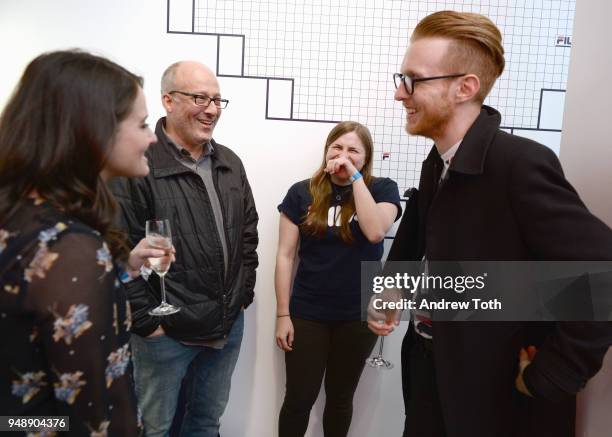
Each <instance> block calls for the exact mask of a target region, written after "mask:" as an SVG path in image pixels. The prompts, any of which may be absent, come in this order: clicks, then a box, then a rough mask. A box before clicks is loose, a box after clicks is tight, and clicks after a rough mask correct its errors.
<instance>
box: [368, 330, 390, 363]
mask: <svg viewBox="0 0 612 437" xmlns="http://www.w3.org/2000/svg"><path fill="white" fill-rule="evenodd" d="M384 346H385V337H382V336H381V337H380V348H379V349H378V355H377V356H375V357H372V358H368V359H367V360H366V364H367V365H368V366H370V367H374V368H375V369H385V370H391V369H393V363H392V362H391V361H388V360H385V359H384V358H383V347H384Z"/></svg>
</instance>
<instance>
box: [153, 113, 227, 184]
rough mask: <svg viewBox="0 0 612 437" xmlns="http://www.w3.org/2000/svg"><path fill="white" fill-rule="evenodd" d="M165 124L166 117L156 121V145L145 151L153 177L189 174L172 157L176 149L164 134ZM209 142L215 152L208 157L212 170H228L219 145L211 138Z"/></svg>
mask: <svg viewBox="0 0 612 437" xmlns="http://www.w3.org/2000/svg"><path fill="white" fill-rule="evenodd" d="M165 124H166V117H162V118H160V119H159V120H158V121H157V125H156V126H155V135H156V136H157V143H155V144H152V145H151V147H150V148H149V150H148V151H147V155H148V157H149V160H150V164H151V173H152V175H153V177H155V178H163V177H167V176H173V175H178V174H182V173H191V172H192V171H191V170H190V169H189V168H187V167H185V166H184V165H183V164H181V163H180V162H179V161H178V160H177V159H176V157H175V155H174V154H175V149H176V147H175V146H174V145H173V144H171V143H170V142H169V140H168V136H167V135H166V133H165V132H164V128H163V126H164V125H165ZM210 142H211V144H212V147H213V149H214V150H215V152H214V153H213V154H211V155H210V158H211V160H212V168H213V170H217V169H219V168H230V165H229V163H228V161H227V158H226V156H225V152H224V150H223V147H220V144H218V143H217V142H215V140H213V139H212V138H211V139H210Z"/></svg>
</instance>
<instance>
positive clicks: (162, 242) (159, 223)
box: [146, 220, 181, 316]
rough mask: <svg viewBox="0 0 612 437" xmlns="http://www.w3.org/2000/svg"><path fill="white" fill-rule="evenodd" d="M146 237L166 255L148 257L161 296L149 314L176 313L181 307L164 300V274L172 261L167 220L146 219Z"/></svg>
mask: <svg viewBox="0 0 612 437" xmlns="http://www.w3.org/2000/svg"><path fill="white" fill-rule="evenodd" d="M146 239H147V243H148V244H149V246H151V247H154V248H156V249H162V250H164V251H166V255H164V256H162V257H160V258H149V264H151V269H152V270H153V271H154V272H155V273H157V275H158V276H159V280H160V283H161V296H162V301H161V304H159V306H158V307H156V308H153V309H152V310H151V311H149V315H151V316H169V315H170V314H174V313H178V312H179V311H180V310H181V309H180V308H179V307H175V306H174V305H171V304H169V303H168V302H167V301H166V284H165V283H164V276H165V275H166V273H168V270H170V264H171V263H172V233H171V232H170V222H169V221H168V220H147V223H146Z"/></svg>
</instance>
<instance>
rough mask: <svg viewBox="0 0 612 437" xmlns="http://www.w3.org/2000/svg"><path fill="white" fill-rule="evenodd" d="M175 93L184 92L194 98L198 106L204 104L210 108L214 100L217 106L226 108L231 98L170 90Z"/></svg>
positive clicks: (183, 92) (169, 92)
mask: <svg viewBox="0 0 612 437" xmlns="http://www.w3.org/2000/svg"><path fill="white" fill-rule="evenodd" d="M174 93H177V94H182V95H184V96H187V97H191V98H193V103H195V104H196V105H198V106H204V107H205V108H208V105H210V102H213V103H214V104H215V106H216V107H217V108H220V109H225V108H227V104H228V103H229V100H227V99H222V98H221V97H215V98H212V97H208V96H203V95H202V94H192V93H186V92H185V91H176V90H174V91H168V94H174Z"/></svg>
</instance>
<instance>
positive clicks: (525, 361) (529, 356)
mask: <svg viewBox="0 0 612 437" xmlns="http://www.w3.org/2000/svg"><path fill="white" fill-rule="evenodd" d="M536 352H537V349H536V347H535V346H529V347H527V350H525V348H521V351H520V352H519V372H518V375H517V377H516V380H515V381H514V384H515V386H516V389H517V390H518V391H519V392H521V393H523V394H524V395H527V396H531V397H533V395H532V394H531V393H530V392H529V390H528V389H527V386H526V385H525V381H524V379H523V372H524V371H525V368H526V367H527V366H528V365H529V364H531V362H532V361H533V359H534V357H535V355H536Z"/></svg>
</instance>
